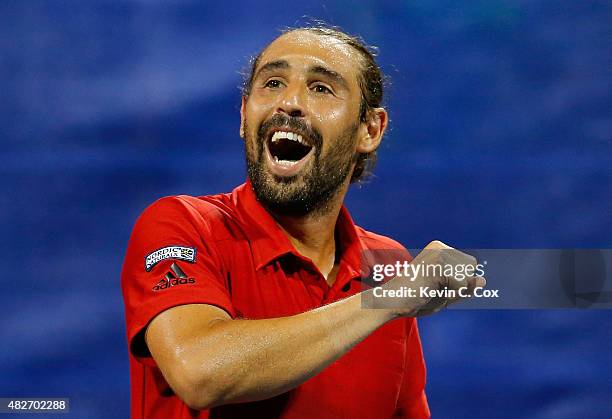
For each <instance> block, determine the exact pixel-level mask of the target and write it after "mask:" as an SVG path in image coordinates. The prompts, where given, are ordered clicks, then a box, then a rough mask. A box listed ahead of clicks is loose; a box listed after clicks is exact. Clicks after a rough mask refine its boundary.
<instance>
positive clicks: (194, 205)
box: [137, 194, 233, 226]
mask: <svg viewBox="0 0 612 419" xmlns="http://www.w3.org/2000/svg"><path fill="white" fill-rule="evenodd" d="M228 203H229V200H228V199H226V196H225V194H219V195H207V196H199V197H196V196H190V195H173V196H166V197H163V198H160V199H158V200H157V201H155V202H153V203H152V204H150V205H149V206H148V207H147V208H145V210H144V211H143V212H142V214H141V215H140V217H139V219H138V221H137V223H142V222H155V223H159V222H171V223H179V224H181V223H196V224H204V225H207V226H212V225H214V224H215V223H218V222H223V220H224V219H227V218H231V217H232V213H233V211H232V208H231V207H230V206H228V205H227V204H228Z"/></svg>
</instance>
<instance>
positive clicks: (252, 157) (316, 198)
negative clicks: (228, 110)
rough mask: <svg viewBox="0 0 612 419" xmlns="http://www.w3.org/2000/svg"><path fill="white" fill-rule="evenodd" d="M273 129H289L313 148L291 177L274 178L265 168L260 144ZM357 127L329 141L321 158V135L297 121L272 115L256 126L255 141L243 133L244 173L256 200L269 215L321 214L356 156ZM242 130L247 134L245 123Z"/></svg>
mask: <svg viewBox="0 0 612 419" xmlns="http://www.w3.org/2000/svg"><path fill="white" fill-rule="evenodd" d="M275 127H289V130H292V129H293V130H295V131H299V132H303V133H306V135H307V137H308V138H309V141H310V143H311V145H312V146H314V148H315V150H314V155H313V156H312V158H311V161H310V162H308V163H307V165H306V166H304V168H303V169H302V170H301V171H300V173H298V174H296V175H294V176H288V177H284V176H277V175H275V174H272V173H270V171H269V170H268V168H267V165H266V161H265V160H266V157H265V156H264V152H265V148H264V144H265V142H266V141H267V137H266V134H267V133H269V132H270V130H271V129H272V128H275ZM358 128H359V122H358V121H357V122H356V123H355V124H353V125H351V126H350V127H348V128H347V129H346V130H345V131H344V132H342V133H341V134H340V136H339V137H338V138H336V139H335V140H332V146H331V148H330V149H329V150H328V151H327V153H326V155H325V156H323V155H322V146H323V138H322V136H321V134H320V133H319V132H318V130H316V129H314V128H311V127H310V126H308V125H307V124H306V123H305V122H304V121H303V120H302V119H301V118H295V117H290V116H287V115H282V114H276V115H274V116H273V117H272V118H270V119H269V120H267V121H265V122H263V123H262V124H261V125H260V127H259V129H258V130H257V138H255V139H253V138H251V137H250V135H249V134H246V138H245V140H246V141H245V145H246V163H247V173H248V176H249V179H250V180H251V184H252V185H253V190H254V192H255V195H256V197H257V200H258V201H259V202H261V203H262V204H263V205H264V206H265V207H266V208H267V209H268V210H270V211H271V212H274V213H278V214H282V215H287V216H304V215H308V214H317V213H325V212H326V211H327V209H328V203H329V202H330V201H331V200H332V198H334V197H335V196H336V195H337V194H338V192H339V191H340V189H341V187H342V185H343V184H344V182H345V181H346V179H347V178H348V177H349V175H350V174H351V167H352V165H353V163H354V162H355V160H356V157H357V156H358V153H355V152H354V151H353V150H354V146H355V141H356V134H357V130H358ZM244 131H245V133H248V132H249V129H248V127H247V126H246V124H245V129H244Z"/></svg>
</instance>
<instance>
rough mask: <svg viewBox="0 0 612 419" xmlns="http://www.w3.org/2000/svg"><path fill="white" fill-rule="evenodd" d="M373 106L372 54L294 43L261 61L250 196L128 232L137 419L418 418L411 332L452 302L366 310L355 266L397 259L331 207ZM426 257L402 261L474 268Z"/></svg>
mask: <svg viewBox="0 0 612 419" xmlns="http://www.w3.org/2000/svg"><path fill="white" fill-rule="evenodd" d="M382 98H383V78H382V74H381V71H380V68H379V66H378V65H377V63H376V62H375V60H374V56H373V54H372V53H371V52H370V50H369V49H368V48H367V47H366V46H365V45H364V44H363V43H362V42H361V41H360V40H359V39H358V38H355V37H352V36H349V35H348V34H346V33H343V32H341V31H339V30H337V29H335V28H323V27H305V28H299V29H293V30H289V31H287V32H285V33H283V34H282V35H281V36H279V37H278V38H277V39H275V40H274V41H273V42H272V43H270V44H269V45H268V46H267V47H266V48H265V49H264V50H263V51H262V52H261V53H260V54H259V55H258V56H257V58H256V59H255V60H254V62H253V65H252V69H251V72H250V74H249V75H248V76H247V79H246V82H245V86H244V91H243V95H242V106H241V113H240V115H241V124H240V136H241V137H242V139H243V140H244V143H245V151H246V160H247V170H248V178H247V181H246V183H244V184H243V185H240V186H238V187H237V188H236V189H234V190H233V191H232V192H230V193H225V194H219V195H212V196H201V197H192V196H173V197H167V198H163V199H161V200H158V201H157V202H155V203H154V204H152V205H151V206H149V207H148V208H147V209H146V210H145V211H144V213H143V214H142V215H141V216H140V218H139V219H138V221H137V222H136V225H135V227H134V231H133V233H132V236H131V239H130V242H129V246H128V250H127V255H126V259H125V264H124V268H123V273H122V289H123V295H124V300H125V306H126V321H127V334H128V341H129V348H130V367H131V387H132V417H133V418H164V419H168V418H176V419H178V418H208V417H210V418H318V419H323V418H353V419H355V418H392V417H393V418H428V417H430V412H429V407H428V404H427V399H426V395H425V375H426V373H425V363H424V360H423V353H422V349H421V342H420V339H419V332H418V329H417V322H416V319H415V318H416V317H418V316H420V315H424V314H430V313H433V312H436V311H438V310H440V309H442V308H444V307H445V306H446V305H447V304H449V303H452V302H453V301H455V300H456V299H458V298H437V297H430V296H419V295H417V297H415V298H405V299H404V300H403V304H402V305H401V306H400V307H397V306H395V307H392V308H382V309H370V308H364V306H363V299H364V298H365V297H372V289H371V288H368V287H365V286H364V284H363V283H362V275H361V260H362V257H363V254H364V252H367V251H370V250H376V249H390V250H397V251H400V252H405V250H404V248H403V247H402V246H401V245H400V244H398V243H397V242H395V241H393V240H392V239H390V238H387V237H383V236H380V235H377V234H374V233H371V232H369V231H366V230H364V229H362V228H360V227H358V226H356V225H355V224H354V222H353V220H352V219H351V217H350V215H349V212H348V210H347V209H346V208H345V207H344V206H343V200H344V197H345V195H346V193H347V190H348V188H349V184H350V183H353V182H357V181H360V180H361V179H362V178H363V176H365V175H367V174H368V172H369V170H370V169H371V167H372V164H373V162H374V160H375V156H376V149H377V148H378V146H379V144H380V142H381V139H382V138H383V134H384V133H385V129H386V128H387V124H388V117H387V112H386V111H385V109H383V108H382V107H381V101H382ZM211 141H212V140H211ZM427 249H428V250H429V251H430V252H428V253H427V254H425V253H424V252H423V253H421V254H419V255H418V256H417V258H416V259H415V261H413V263H416V262H417V261H418V262H419V263H421V264H423V263H426V262H434V261H435V262H445V258H449V257H451V256H452V258H453V261H454V263H456V262H457V261H464V262H465V263H468V264H474V263H475V261H474V260H473V258H471V257H470V256H468V255H464V254H462V253H460V252H458V251H454V250H453V249H451V248H450V247H448V246H446V245H444V244H443V243H441V242H437V241H434V242H432V243H430V245H428V247H427ZM432 250H433V251H434V252H431V251H432ZM449 255H451V256H449ZM455 282H456V281H451V280H450V279H449V278H448V277H445V276H443V275H438V276H433V277H432V276H428V277H425V276H418V277H416V278H415V277H413V278H411V279H408V278H406V277H401V276H397V277H395V278H394V279H392V280H390V281H388V282H386V283H385V284H384V285H383V288H384V289H385V290H399V289H402V288H403V289H406V288H412V289H415V290H416V289H417V288H423V287H425V288H428V289H433V290H436V289H442V288H445V289H447V288H449V287H450V288H453V287H459V283H455ZM465 284H466V283H465V282H464V283H463V285H464V286H465ZM467 284H468V287H469V289H470V290H472V289H473V288H474V287H475V286H482V285H483V284H484V280H483V279H482V278H479V277H471V278H469V279H468V280H467Z"/></svg>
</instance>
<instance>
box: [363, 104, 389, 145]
mask: <svg viewBox="0 0 612 419" xmlns="http://www.w3.org/2000/svg"><path fill="white" fill-rule="evenodd" d="M388 123H389V116H388V115H387V111H386V110H385V109H384V108H374V109H372V110H370V111H369V112H368V114H367V115H366V121H365V122H362V123H361V126H362V129H361V130H360V131H361V132H360V136H359V141H358V142H357V152H359V153H371V152H372V151H374V150H376V149H377V148H378V146H379V145H380V142H381V140H382V137H383V135H384V134H385V130H386V129H387V124H388Z"/></svg>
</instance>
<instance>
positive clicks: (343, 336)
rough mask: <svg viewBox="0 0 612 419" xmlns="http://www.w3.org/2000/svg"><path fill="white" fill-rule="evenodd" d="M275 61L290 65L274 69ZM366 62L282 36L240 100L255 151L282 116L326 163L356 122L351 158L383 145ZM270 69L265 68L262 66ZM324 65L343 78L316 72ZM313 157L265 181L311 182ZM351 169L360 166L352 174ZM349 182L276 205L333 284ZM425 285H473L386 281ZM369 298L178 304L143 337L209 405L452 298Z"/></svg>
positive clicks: (282, 380) (181, 392) (269, 390)
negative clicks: (301, 129) (243, 307)
mask: <svg viewBox="0 0 612 419" xmlns="http://www.w3.org/2000/svg"><path fill="white" fill-rule="evenodd" d="M275 62H276V63H278V62H284V63H285V64H287V65H284V64H283V65H281V66H276V67H275V68H272V67H274V66H267V67H266V64H267V63H275ZM360 65H361V61H360V57H359V56H358V54H357V53H356V52H355V51H353V50H352V48H351V47H349V46H347V45H345V44H343V43H342V42H339V41H337V40H336V39H334V38H330V37H326V36H321V35H315V34H312V33H307V32H302V31H294V32H289V33H287V34H284V35H282V36H281V37H279V38H277V39H276V40H275V41H274V42H272V43H271V44H270V45H269V46H268V47H267V48H266V50H265V51H264V53H263V54H262V56H261V60H260V62H259V65H258V68H257V69H256V76H255V79H254V83H253V88H252V91H251V93H250V95H249V96H248V97H243V100H242V108H241V128H240V134H241V137H243V138H244V140H245V147H246V149H247V153H252V156H256V155H257V152H256V150H257V141H258V136H257V130H258V127H260V126H261V124H262V123H263V122H264V121H266V120H268V119H269V118H271V117H272V116H273V115H275V114H278V113H280V114H287V115H292V116H299V117H300V118H303V119H304V121H305V122H306V123H308V124H310V126H311V127H312V128H314V129H316V130H318V131H319V132H320V134H321V137H322V139H323V141H322V146H321V147H322V148H321V150H319V152H320V161H321V162H322V163H323V162H324V161H326V159H332V158H334V157H336V156H335V155H334V153H335V152H336V151H335V150H338V149H339V148H338V147H335V146H337V145H338V144H337V143H335V142H337V141H340V140H343V141H346V137H345V136H343V135H342V133H344V132H346V130H347V129H348V128H349V127H351V125H354V124H356V121H357V122H358V125H357V128H356V130H355V135H354V136H353V138H351V139H349V141H350V144H349V145H348V147H342V148H340V149H342V150H346V149H348V150H349V152H348V153H347V154H348V155H353V154H354V153H358V152H359V153H367V152H370V151H373V150H375V149H376V148H377V147H378V145H379V144H380V141H381V138H382V136H383V134H384V131H385V128H386V126H387V114H386V112H385V110H384V109H382V108H377V109H375V110H373V111H371V112H369V113H368V116H367V118H366V121H364V122H362V121H359V118H358V114H359V104H360V97H361V92H360V88H359V85H358V80H357V75H358V71H359V66H360ZM263 67H266V69H265V70H264V71H261V72H258V71H259V70H261V69H262V68H263ZM319 67H321V68H324V69H327V70H331V71H332V72H333V74H334V75H338V76H340V78H338V77H334V76H331V75H330V74H332V73H325V72H316V71H313V69H314V68H319ZM344 145H345V146H346V144H344ZM343 152H346V151H343ZM314 161H315V160H314V159H311V160H309V161H307V162H306V163H305V164H304V166H303V167H302V168H301V169H300V172H299V173H298V174H297V175H296V179H295V180H294V181H293V182H292V183H290V184H287V183H283V182H278V181H277V180H275V178H274V176H272V175H271V171H272V169H273V168H272V166H270V162H269V161H267V162H266V163H265V165H264V166H263V169H262V170H263V171H264V172H263V175H264V178H265V181H266V182H268V183H267V186H268V187H270V188H272V190H276V192H278V193H281V194H282V193H289V192H291V191H287V190H284V189H283V188H289V189H299V188H300V187H304V185H305V183H306V182H305V179H306V176H307V175H309V174H312V170H313V168H314V167H315V164H314ZM353 168H354V163H352V164H351V166H350V169H351V171H352V170H353ZM349 180H350V176H349V177H348V178H346V179H345V180H344V181H343V183H342V184H341V185H340V186H339V188H338V191H337V193H336V194H335V195H334V196H333V197H332V198H331V199H330V200H329V201H328V202H326V204H325V208H324V210H323V211H317V212H314V213H310V214H307V215H304V216H300V217H294V216H293V217H292V216H287V215H283V214H278V213H274V212H273V211H271V213H272V215H273V216H274V218H275V219H276V221H277V222H278V224H279V225H280V226H281V227H282V229H283V230H284V231H285V233H286V234H287V236H288V237H289V239H290V241H291V242H292V243H293V245H294V246H295V248H296V249H297V250H298V251H299V252H300V253H301V254H302V255H304V256H306V257H308V258H310V259H311V260H312V261H313V262H314V263H315V265H316V266H317V267H318V268H319V270H320V271H321V273H323V274H324V276H326V277H327V280H328V282H329V283H333V281H334V280H335V274H336V271H337V266H336V264H335V261H334V254H335V240H334V228H335V224H336V220H337V218H338V213H339V211H340V207H341V205H342V202H343V200H344V196H345V194H346V192H347V189H348V186H349ZM449 249H451V248H449V247H448V246H446V245H445V244H443V243H441V242H437V241H434V242H432V243H430V244H429V245H428V246H427V247H426V250H428V252H427V254H425V252H423V253H422V254H420V255H418V256H417V259H418V260H419V261H420V262H432V263H445V260H446V258H448V257H449V256H448V255H449V253H450V252H448V251H446V250H449ZM432 250H434V252H432ZM436 250H440V251H439V252H436ZM419 257H420V259H419ZM458 261H459V262H464V263H469V264H475V260H474V259H473V258H472V257H471V256H468V255H465V254H462V253H460V252H458V251H455V253H453V260H452V263H457V262H458ZM424 285H426V286H429V287H431V288H432V289H437V288H442V287H444V286H448V287H450V288H452V287H456V288H459V287H460V286H465V285H466V283H465V282H463V283H459V282H457V281H451V280H449V278H444V277H431V276H430V277H427V278H417V280H416V281H409V280H407V279H405V278H400V277H398V278H395V279H393V280H391V281H389V282H388V283H387V284H385V285H384V286H385V287H387V288H390V289H395V288H398V289H399V288H401V287H419V286H424ZM467 285H468V288H469V290H470V291H471V290H473V289H474V288H475V287H476V286H484V279H482V278H478V277H474V278H470V279H468V280H467ZM369 294H371V292H370V291H365V292H363V293H361V294H356V295H353V296H351V297H349V298H346V299H344V300H340V301H337V302H335V303H332V304H329V305H326V306H324V307H320V308H317V309H315V310H312V311H308V312H305V313H302V314H298V315H295V316H289V317H281V318H274V319H265V320H242V319H232V318H231V317H230V316H229V315H228V314H227V313H226V312H225V311H224V310H221V309H219V308H217V307H214V306H211V305H206V304H190V305H182V306H177V307H174V308H171V309H169V310H166V311H164V312H163V313H161V314H159V315H158V316H157V317H155V318H154V319H153V320H152V321H151V323H150V324H149V326H148V328H147V330H146V334H145V339H146V342H147V345H148V347H149V350H150V352H151V354H152V356H153V358H154V359H155V362H156V363H157V365H158V366H159V368H160V370H161V371H162V373H163V375H164V377H165V379H166V380H167V382H168V383H169V384H170V386H171V387H172V389H173V390H174V392H175V393H176V394H177V395H178V396H179V397H180V398H181V399H182V400H183V401H184V402H185V403H186V404H187V405H188V406H189V407H191V408H194V409H208V408H211V407H214V406H218V405H222V404H227V403H235V402H246V401H255V400H261V399H266V398H270V397H273V396H275V395H278V394H281V393H284V392H286V391H288V390H290V389H292V388H295V387H297V386H298V385H300V384H302V383H303V382H304V381H306V380H308V379H309V378H310V377H312V376H314V375H316V374H317V373H319V372H320V371H322V370H323V369H324V368H325V367H327V366H328V365H329V364H331V363H332V362H333V361H334V360H336V359H338V358H339V357H341V356H342V355H344V354H345V353H346V352H347V351H348V350H349V349H350V348H352V347H353V346H354V345H356V344H357V343H359V342H360V341H362V340H363V339H364V338H366V337H367V336H368V335H369V334H370V333H372V332H373V331H374V330H376V329H377V328H379V327H380V326H382V325H384V324H385V323H387V322H388V321H391V320H393V319H396V318H398V317H402V316H420V315H426V314H430V313H434V312H436V311H438V310H440V309H442V308H444V307H446V305H448V304H449V303H452V302H454V300H453V301H449V300H446V299H443V298H434V299H432V298H423V299H410V301H408V300H407V301H406V306H405V307H403V308H401V309H397V308H389V309H376V310H366V309H363V308H362V306H361V299H362V298H364V297H371V295H369ZM287 354H291V356H287Z"/></svg>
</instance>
